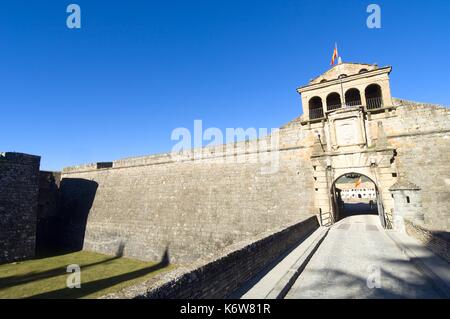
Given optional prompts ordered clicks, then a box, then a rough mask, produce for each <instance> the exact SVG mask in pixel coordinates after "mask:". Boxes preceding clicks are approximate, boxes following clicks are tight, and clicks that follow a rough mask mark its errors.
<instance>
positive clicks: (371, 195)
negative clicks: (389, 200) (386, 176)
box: [330, 172, 386, 228]
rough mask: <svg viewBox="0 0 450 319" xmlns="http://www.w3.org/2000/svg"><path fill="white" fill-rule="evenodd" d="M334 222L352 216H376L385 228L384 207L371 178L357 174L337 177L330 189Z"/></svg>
mask: <svg viewBox="0 0 450 319" xmlns="http://www.w3.org/2000/svg"><path fill="white" fill-rule="evenodd" d="M330 194H331V200H332V201H331V206H332V212H333V216H334V220H335V221H337V220H341V219H344V218H346V217H349V216H353V215H361V214H373V215H378V217H379V219H380V224H381V226H382V227H383V228H385V227H386V220H385V214H384V207H383V203H382V200H381V196H380V192H379V189H378V186H377V184H376V183H375V181H373V180H372V179H371V178H369V177H368V176H365V175H361V174H358V173H353V172H351V173H347V174H344V175H342V176H340V177H338V178H337V179H336V180H335V181H334V182H333V184H332V186H331V189H330Z"/></svg>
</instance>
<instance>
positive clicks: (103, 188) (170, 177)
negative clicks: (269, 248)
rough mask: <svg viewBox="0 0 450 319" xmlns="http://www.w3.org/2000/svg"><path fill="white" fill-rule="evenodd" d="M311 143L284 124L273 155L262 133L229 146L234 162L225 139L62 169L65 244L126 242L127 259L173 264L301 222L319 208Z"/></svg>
mask: <svg viewBox="0 0 450 319" xmlns="http://www.w3.org/2000/svg"><path fill="white" fill-rule="evenodd" d="M269 139H270V138H269ZM307 140H308V136H306V135H304V134H303V132H301V131H298V130H294V129H284V130H282V131H281V133H280V150H278V151H276V152H277V153H276V154H277V156H279V158H278V159H277V160H272V159H271V158H272V157H271V156H273V155H274V153H273V152H265V151H262V152H256V153H255V152H254V150H255V149H258V148H257V146H258V145H260V144H261V143H263V142H264V139H262V140H260V141H251V142H240V143H236V144H235V145H233V147H232V150H233V151H232V152H233V153H234V154H235V156H231V157H230V155H228V156H227V158H226V159H225V161H232V162H231V163H228V162H224V154H225V152H226V149H225V148H224V146H223V145H219V146H217V147H211V148H208V149H204V150H203V151H202V150H195V151H194V152H199V151H202V152H203V155H204V157H205V158H202V159H193V156H191V157H192V158H183V159H177V158H173V157H171V155H170V154H163V155H157V156H145V157H139V158H131V159H124V160H119V161H115V162H112V163H102V164H100V165H97V164H91V165H84V166H78V167H72V168H66V169H65V170H64V171H63V172H62V181H61V199H62V203H61V205H62V214H63V215H64V220H65V222H64V224H65V225H66V227H67V229H66V230H65V231H64V233H65V234H67V238H66V239H67V242H68V243H78V244H79V245H82V246H83V247H84V249H88V250H94V251H98V252H103V253H109V254H113V253H115V252H116V251H117V250H118V249H119V248H120V247H123V253H124V255H125V256H130V257H134V258H141V259H150V260H159V259H160V258H161V256H163V254H164V253H165V251H166V249H167V251H168V253H169V256H170V258H171V261H173V262H175V263H188V262H192V261H194V260H196V259H198V258H200V257H205V256H208V255H212V254H214V253H217V251H220V250H222V249H223V248H224V247H226V246H229V245H231V244H234V243H236V242H239V241H242V240H246V239H249V238H251V237H253V236H255V235H257V234H260V233H263V232H267V231H270V230H276V229H280V228H282V227H283V226H284V225H288V224H292V223H295V222H300V221H302V220H305V219H306V218H308V217H310V216H313V214H314V212H313V184H312V181H313V178H312V168H311V165H310V163H309V160H308V158H309V151H310V147H309V146H308V143H307V142H305V141H307ZM172 155H174V156H177V154H172ZM264 156H269V157H268V158H266V159H264V158H261V157H264ZM257 157H258V158H257ZM233 161H234V163H233ZM276 163H279V168H276V167H275V170H274V171H273V172H270V170H271V169H272V168H274V167H272V165H275V164H276ZM108 166H109V167H108ZM97 167H99V168H97ZM105 167H106V168H105ZM267 169H269V171H266V170H267ZM83 224H84V225H85V229H79V228H78V226H77V225H83ZM82 238H84V240H83V239H82Z"/></svg>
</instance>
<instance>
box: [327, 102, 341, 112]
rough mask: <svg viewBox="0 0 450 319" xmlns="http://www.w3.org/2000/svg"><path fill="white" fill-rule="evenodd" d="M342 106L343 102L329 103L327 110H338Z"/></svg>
mask: <svg viewBox="0 0 450 319" xmlns="http://www.w3.org/2000/svg"><path fill="white" fill-rule="evenodd" d="M341 107H342V104H335V105H327V110H328V111H332V110H337V109H340V108H341Z"/></svg>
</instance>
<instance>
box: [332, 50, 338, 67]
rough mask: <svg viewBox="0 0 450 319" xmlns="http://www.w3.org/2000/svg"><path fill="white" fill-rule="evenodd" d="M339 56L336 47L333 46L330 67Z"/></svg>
mask: <svg viewBox="0 0 450 319" xmlns="http://www.w3.org/2000/svg"><path fill="white" fill-rule="evenodd" d="M338 56H339V53H338V49H337V45H335V46H334V51H333V56H332V57H331V65H334V62H335V61H336V58H337V57H338Z"/></svg>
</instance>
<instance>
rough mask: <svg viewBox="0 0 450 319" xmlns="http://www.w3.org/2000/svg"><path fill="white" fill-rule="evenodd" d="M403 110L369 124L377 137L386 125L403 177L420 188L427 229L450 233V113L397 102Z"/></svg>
mask: <svg viewBox="0 0 450 319" xmlns="http://www.w3.org/2000/svg"><path fill="white" fill-rule="evenodd" d="M394 103H397V104H399V105H401V106H399V107H397V108H396V109H395V111H394V112H393V113H392V114H390V115H388V116H386V115H384V114H381V115H378V116H374V117H373V118H372V120H371V121H369V125H370V128H371V130H372V132H373V134H372V136H376V134H375V130H376V129H377V128H376V126H377V121H379V120H380V119H381V120H382V122H383V127H384V130H385V132H386V135H387V138H388V141H389V143H390V144H391V145H392V146H393V147H394V148H395V149H396V152H397V156H396V161H397V163H396V166H397V169H398V176H399V177H406V178H407V179H408V180H409V181H411V182H412V183H414V184H416V185H417V186H419V187H420V194H421V201H422V209H423V213H424V217H425V225H426V227H428V228H430V229H433V230H447V231H448V230H449V229H450V109H448V108H444V107H440V106H437V105H430V104H423V103H415V102H410V101H403V100H395V101H394Z"/></svg>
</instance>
